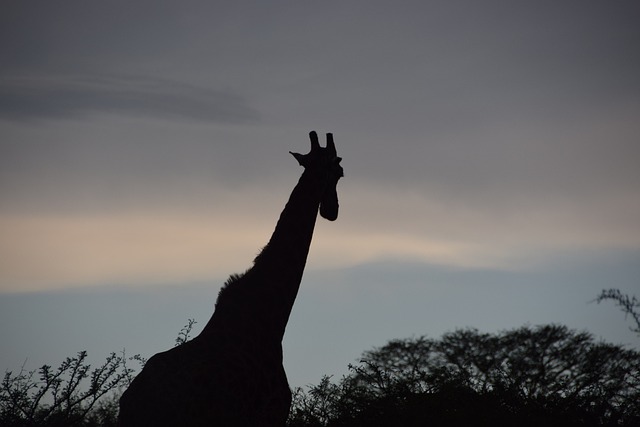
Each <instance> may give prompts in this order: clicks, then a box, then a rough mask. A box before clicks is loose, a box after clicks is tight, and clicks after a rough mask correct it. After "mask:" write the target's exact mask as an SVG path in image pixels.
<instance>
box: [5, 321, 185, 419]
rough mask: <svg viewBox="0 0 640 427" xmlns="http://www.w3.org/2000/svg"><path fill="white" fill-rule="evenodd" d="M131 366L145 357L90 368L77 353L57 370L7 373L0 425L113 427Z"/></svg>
mask: <svg viewBox="0 0 640 427" xmlns="http://www.w3.org/2000/svg"><path fill="white" fill-rule="evenodd" d="M196 323H197V322H196V321H195V320H193V319H189V320H188V323H187V324H186V325H185V326H184V327H183V328H182V329H181V330H180V332H179V334H178V336H177V338H176V340H175V345H176V346H179V345H182V344H184V343H186V342H187V341H189V339H190V338H191V331H192V329H193V327H194V325H195V324H196ZM129 362H134V364H139V365H140V367H142V366H144V364H145V363H146V359H145V358H144V357H142V356H140V355H139V354H136V355H134V356H132V357H127V356H126V354H125V351H124V350H123V351H122V352H121V353H119V354H118V353H111V354H110V355H109V356H108V357H107V358H106V360H105V362H104V363H103V364H102V365H100V366H98V367H97V368H94V369H91V365H90V364H89V363H88V362H87V352H86V351H81V352H79V353H78V354H77V355H76V356H73V357H67V358H66V359H65V360H64V361H63V362H62V363H61V364H60V365H59V366H58V367H57V368H55V369H54V368H52V367H51V366H50V365H44V366H42V367H41V368H40V369H38V370H33V371H27V370H26V369H25V367H24V366H23V367H22V368H21V369H20V371H19V372H18V373H13V372H12V371H6V372H5V374H4V377H3V379H2V382H1V383H0V426H2V427H26V426H41V427H58V426H60V427H67V426H82V427H94V426H95V427H98V426H100V427H108V426H116V425H117V423H118V419H117V418H118V399H119V397H120V394H121V391H122V388H123V387H125V386H128V385H129V384H131V381H133V377H134V373H135V369H133V368H131V367H130V365H129Z"/></svg>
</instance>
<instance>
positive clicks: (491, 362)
mask: <svg viewBox="0 0 640 427" xmlns="http://www.w3.org/2000/svg"><path fill="white" fill-rule="evenodd" d="M189 322H190V323H189V325H187V326H186V327H185V329H183V330H182V331H181V332H180V336H179V337H178V339H177V340H176V345H180V344H181V343H183V342H185V341H186V340H187V339H188V337H189V332H190V329H191V327H192V326H193V321H192V320H190V321H189ZM138 362H139V363H140V364H143V363H144V359H143V358H141V357H139V356H135V357H133V358H129V357H126V356H125V355H124V354H120V355H118V354H112V355H111V356H109V357H108V358H107V359H106V362H105V363H104V364H103V365H101V366H99V367H97V368H94V369H91V366H90V365H89V364H88V363H87V359H86V353H85V352H81V353H78V355H76V356H74V357H70V358H67V359H66V360H65V361H64V362H63V363H62V364H61V365H60V366H59V367H57V368H52V367H51V366H43V367H42V368H40V369H39V370H37V371H25V370H24V369H21V370H20V371H19V372H18V373H15V374H14V373H12V372H6V373H5V375H4V378H3V380H2V383H1V386H0V426H7V427H13V426H15V427H17V426H82V427H98V426H102V427H105V426H115V425H117V413H118V405H117V401H118V397H119V395H120V393H121V392H122V391H123V389H124V388H125V387H126V386H127V385H128V384H129V383H130V381H131V379H132V377H133V374H134V370H133V369H132V368H131V367H130V365H134V364H137V363H138ZM293 392H294V393H293V394H294V400H293V404H292V408H291V413H290V417H289V421H288V426H289V427H337V426H353V427H357V426H370V427H376V426H423V425H432V426H458V425H474V426H483V425H487V426H488V425H491V426H512V425H518V426H540V425H544V426H556V425H557V426H614V425H615V426H638V425H640V352H638V351H635V350H631V349H627V348H624V347H623V346H620V345H614V344H610V343H605V342H600V341H596V340H595V339H594V337H593V336H592V335H591V334H589V333H586V332H578V331H574V330H570V329H568V328H567V327H565V326H559V325H545V326H536V327H531V326H525V327H521V328H518V329H514V330H509V331H504V332H500V333H496V334H487V333H481V332H479V331H477V330H475V329H460V330H457V331H454V332H451V333H447V334H445V335H443V336H442V337H441V338H439V339H432V338H428V337H418V338H408V339H398V340H393V341H390V342H389V343H387V344H386V345H385V346H383V347H380V348H374V349H372V350H369V351H366V352H365V353H363V355H362V358H361V360H360V361H359V362H358V363H356V364H354V365H350V366H349V373H348V374H347V375H345V376H344V377H343V378H341V379H339V380H334V379H333V378H331V377H328V376H327V377H324V378H322V379H321V380H320V382H319V383H318V384H317V385H312V386H309V387H307V388H305V389H302V388H297V389H295V390H293Z"/></svg>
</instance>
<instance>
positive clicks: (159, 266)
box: [0, 0, 640, 386]
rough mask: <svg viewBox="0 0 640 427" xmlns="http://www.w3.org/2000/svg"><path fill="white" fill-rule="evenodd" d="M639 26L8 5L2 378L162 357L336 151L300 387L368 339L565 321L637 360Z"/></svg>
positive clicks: (1, 77) (504, 13)
mask: <svg viewBox="0 0 640 427" xmlns="http://www.w3.org/2000/svg"><path fill="white" fill-rule="evenodd" d="M639 21H640V3H638V2H631V1H617V2H598V1H584V0H580V1H574V0H569V1H563V2H557V1H546V0H542V1H536V2H530V1H494V0H489V1H483V2H476V1H457V0H447V1H415V2H409V1H398V2H384V1H366V2H364V1H341V2H335V1H324V2H312V1H305V2H300V1H298V2H292V1H273V2H258V1H233V2H231V1H229V2H227V1H198V0H185V1H181V2H171V1H163V0H153V1H150V0H139V1H136V2H130V1H123V0H111V1H101V2H99V1H95V2H87V1H80V0H78V1H70V0H58V1H55V2H37V1H10V2H6V3H5V4H4V5H3V12H2V14H0V342H1V343H2V345H1V346H0V368H2V369H3V370H13V371H17V370H19V369H20V367H21V366H23V365H25V366H26V367H27V368H29V369H36V368H37V367H39V366H40V365H42V364H45V363H47V364H52V365H54V366H55V365H56V364H58V363H60V362H61V361H62V360H63V359H64V358H65V357H66V356H70V355H73V354H75V353H76V352H78V351H81V350H87V351H88V352H89V356H90V359H91V360H93V361H94V362H93V363H95V364H99V363H100V361H101V360H104V358H105V357H106V356H107V355H108V354H109V352H111V351H116V352H119V351H122V349H126V352H127V354H130V355H133V354H141V355H143V356H146V357H149V356H151V355H152V354H154V353H156V352H159V351H163V350H166V349H168V348H170V347H172V346H173V344H174V339H175V338H176V336H177V335H178V332H179V331H180V329H181V328H182V326H183V325H185V324H186V323H187V320H188V319H195V320H196V321H197V322H198V323H197V324H196V326H195V329H194V333H197V332H198V331H199V330H200V328H202V327H203V326H204V325H205V324H206V322H207V320H208V319H209V317H210V316H211V313H212V311H213V305H214V302H215V299H216V296H217V293H218V290H219V288H220V287H221V286H222V284H223V283H224V281H225V280H226V278H227V277H228V276H229V275H230V274H231V273H235V272H242V271H244V270H246V269H247V268H248V267H250V265H251V261H252V260H253V258H254V257H255V255H256V254H257V253H258V252H259V251H260V249H261V248H262V247H263V246H264V245H265V244H266V242H267V241H268V239H269V236H270V234H271V232H272V231H273V228H274V227H275V223H276V220H277V218H278V216H279V213H280V212H281V210H282V208H283V207H284V204H285V202H286V200H287V198H288V195H289V194H290V192H291V190H292V189H293V186H294V185H295V183H296V182H297V179H298V177H299V175H300V174H301V172H302V170H301V168H300V167H299V166H298V165H297V163H296V162H295V159H293V158H292V157H291V156H290V155H289V154H288V151H299V152H306V151H307V150H308V144H309V143H308V136H307V135H308V132H309V131H310V130H316V131H318V132H319V133H320V134H324V133H326V132H333V133H334V137H335V142H336V146H337V149H338V154H339V155H340V156H341V157H343V159H344V160H343V162H342V165H343V167H344V170H345V177H344V179H342V180H341V181H340V183H339V186H338V195H339V198H340V207H341V211H340V216H339V218H338V220H337V221H335V222H327V221H324V220H322V219H319V220H318V224H317V227H316V232H315V235H314V241H313V243H312V248H311V252H310V255H309V259H308V262H307V268H306V272H305V277H304V279H303V283H302V287H301V290H300V293H299V295H298V299H297V301H296V305H295V307H294V310H293V313H292V315H291V318H290V321H289V325H288V329H287V333H286V336H285V340H284V343H283V345H284V364H285V369H286V371H287V372H288V376H289V381H290V383H291V385H292V386H304V385H306V384H311V383H317V382H318V381H319V380H320V378H321V377H322V375H324V374H328V375H335V376H337V377H339V376H340V375H342V374H344V373H346V372H347V365H348V364H349V363H353V362H355V361H357V359H358V357H359V356H360V354H361V353H362V352H363V351H365V350H369V349H371V348H373V347H376V346H382V345H384V344H385V343H386V342H387V341H388V340H390V339H394V338H404V337H412V336H421V335H428V336H430V337H435V338H437V337H438V336H440V335H441V334H442V333H445V332H447V331H453V330H455V329H457V328H464V327H472V328H477V329H479V330H480V331H483V332H497V331H501V330H507V329H513V328H518V327H521V326H524V325H539V324H548V323H559V324H563V325H567V326H569V327H570V328H573V329H576V330H581V331H582V330H587V331H589V332H591V333H593V334H594V336H595V337H596V338H597V339H602V340H606V341H609V342H613V343H616V344H622V345H625V346H628V347H630V348H640V337H638V336H637V335H635V334H634V333H632V332H631V331H630V330H629V327H630V326H632V324H631V321H630V319H625V316H624V314H623V313H622V312H621V311H620V310H619V309H618V308H617V307H615V305H614V304H613V303H611V302H604V303H601V304H596V303H595V302H593V300H594V299H595V298H596V297H597V295H598V294H599V292H600V291H601V290H602V289H608V288H617V289H620V290H621V291H622V292H623V293H626V294H629V295H637V296H640V221H639V218H640V168H638V160H639V159H640V79H639V78H638V76H640V49H639V47H640V27H639V26H638V25H637V22H639Z"/></svg>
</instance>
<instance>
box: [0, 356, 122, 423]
mask: <svg viewBox="0 0 640 427" xmlns="http://www.w3.org/2000/svg"><path fill="white" fill-rule="evenodd" d="M125 362H126V356H125V354H124V352H123V353H122V354H120V355H118V354H116V353H111V354H110V355H109V356H108V357H107V358H106V360H105V362H104V363H103V364H102V365H101V366H99V367H97V368H94V369H93V370H92V369H91V365H89V364H88V363H87V352H86V351H81V352H79V353H78V354H77V355H76V356H74V357H67V358H66V359H65V360H64V362H62V363H61V364H60V366H59V367H58V368H56V369H53V368H52V367H51V366H49V365H44V366H42V367H41V368H40V369H38V370H37V371H26V370H25V368H24V367H22V368H21V369H20V372H18V373H17V374H13V372H11V371H7V372H5V375H4V378H3V380H2V384H1V385H0V421H1V424H2V425H3V426H7V427H9V426H73V425H78V426H92V425H109V423H112V422H113V421H114V417H113V412H112V410H110V409H109V408H110V406H109V401H108V400H105V401H104V402H100V403H99V404H98V402H99V401H100V399H101V398H102V397H104V396H105V395H107V394H108V393H110V392H113V391H116V390H117V389H118V388H119V387H121V386H123V385H125V384H127V383H128V382H129V381H130V378H131V373H132V370H131V369H130V368H128V367H127V366H126V363H125ZM111 407H112V405H111ZM116 413H117V412H116ZM113 425H115V424H113Z"/></svg>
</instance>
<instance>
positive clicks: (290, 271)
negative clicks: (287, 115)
mask: <svg viewBox="0 0 640 427" xmlns="http://www.w3.org/2000/svg"><path fill="white" fill-rule="evenodd" d="M325 181H326V180H325V179H323V177H321V176H317V174H313V173H311V172H309V171H308V170H305V172H304V173H303V174H302V176H301V177H300V180H299V181H298V184H297V185H296V186H295V188H294V189H293V191H292V193H291V195H290V196H289V200H288V202H287V204H286V206H285V208H284V210H283V211H282V213H281V214H280V218H279V220H278V223H277V225H276V228H275V230H274V232H273V235H272V236H271V239H270V240H269V243H268V244H267V246H265V248H264V249H263V250H262V252H261V253H260V254H259V255H258V256H257V257H256V260H255V262H254V265H253V267H252V268H251V269H250V270H248V271H247V272H246V273H245V274H244V275H243V276H240V277H238V278H237V279H235V280H234V281H233V282H232V283H229V284H228V286H227V287H226V289H224V290H223V291H222V292H221V293H220V296H219V297H218V302H217V305H216V310H215V312H214V314H213V317H212V319H211V321H210V322H209V324H208V325H207V326H206V327H205V330H203V334H206V333H207V332H208V330H209V329H211V330H216V329H225V328H226V327H225V328H216V327H214V326H215V325H216V324H222V323H227V322H229V323H233V324H234V329H235V330H238V329H241V330H242V331H243V334H244V336H246V337H250V336H254V337H257V339H259V340H265V339H268V340H271V342H273V343H275V342H276V341H277V344H280V342H281V341H282V337H283V335H284V331H285V328H286V325H287V321H288V320H289V315H290V314H291V309H292V308H293V303H294V301H295V299H296V296H297V294H298V289H299V287H300V282H301V280H302V275H303V272H304V267H305V264H306V261H307V255H308V253H309V248H310V245H311V239H312V237H313V230H314V227H315V223H316V218H317V216H318V207H319V205H320V200H321V197H322V194H323V192H324V186H325Z"/></svg>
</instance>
